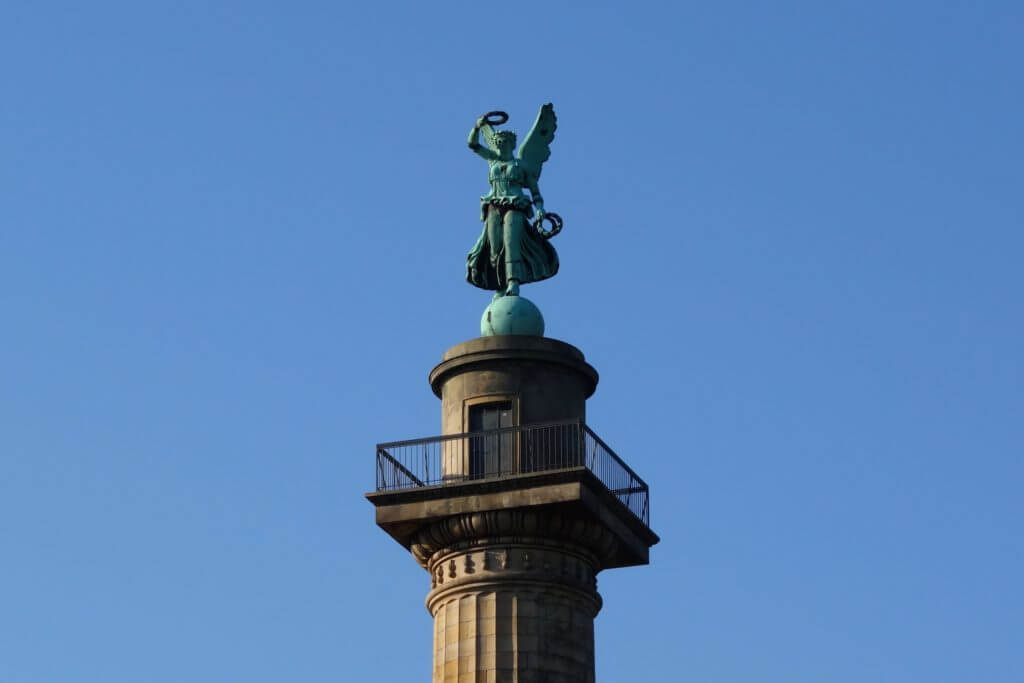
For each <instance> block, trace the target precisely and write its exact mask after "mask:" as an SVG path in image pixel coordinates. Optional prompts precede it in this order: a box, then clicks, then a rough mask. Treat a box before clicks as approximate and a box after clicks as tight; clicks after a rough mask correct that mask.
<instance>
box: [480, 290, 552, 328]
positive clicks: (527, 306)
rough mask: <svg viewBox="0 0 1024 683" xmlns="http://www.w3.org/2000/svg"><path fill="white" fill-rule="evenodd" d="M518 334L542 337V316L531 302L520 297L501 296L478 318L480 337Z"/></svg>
mask: <svg viewBox="0 0 1024 683" xmlns="http://www.w3.org/2000/svg"><path fill="white" fill-rule="evenodd" d="M507 334H518V335H525V336H530V337H543V336H544V316H542V315H541V314H540V309H539V308H537V307H536V306H534V304H533V302H532V301H530V300H529V299H525V298H523V297H521V296H503V297H499V298H497V299H495V300H494V301H492V302H491V305H490V306H488V307H487V308H486V310H484V315H483V317H482V318H480V335H481V336H483V337H496V336H502V335H507Z"/></svg>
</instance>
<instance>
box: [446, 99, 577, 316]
mask: <svg viewBox="0 0 1024 683" xmlns="http://www.w3.org/2000/svg"><path fill="white" fill-rule="evenodd" d="M506 121H508V114H506V113H505V112H500V111H492V112H490V113H488V114H485V115H484V116H481V117H480V118H479V119H477V121H476V125H474V126H473V130H472V131H470V133H469V148H470V149H471V150H473V151H474V152H476V153H477V154H479V155H480V156H481V157H483V158H484V159H485V160H486V161H487V166H488V174H487V180H488V181H489V182H490V184H491V191H490V192H488V193H487V194H486V195H484V196H483V197H481V198H480V219H481V220H482V221H483V223H484V229H483V232H482V233H481V234H480V239H478V240H477V242H476V245H475V246H474V247H473V250H472V251H470V252H469V256H468V257H467V258H466V280H468V281H469V282H470V283H471V284H473V285H476V286H477V287H480V288H481V289H487V290H491V291H494V292H495V295H494V298H495V300H497V299H498V298H500V297H502V296H519V285H521V284H526V283H527V282H537V281H539V280H544V279H546V278H549V277H551V276H552V275H554V274H555V273H557V272H558V254H556V253H555V249H554V247H552V246H551V244H549V243H548V240H549V239H550V238H551V237H553V236H554V235H555V234H557V233H558V231H559V230H561V228H562V219H561V218H560V217H559V216H558V215H557V214H554V213H545V212H544V199H543V197H541V194H540V188H539V187H538V185H537V181H538V179H539V178H540V171H541V166H542V165H543V164H544V162H545V161H547V160H548V158H550V156H551V147H550V145H551V141H552V140H554V139H555V128H556V127H557V122H556V120H555V110H554V107H552V106H551V104H545V105H544V106H542V107H541V108H540V113H538V114H537V120H536V121H534V123H533V128H531V129H530V132H529V133H528V134H527V136H526V139H525V140H523V144H522V145H520V146H519V151H518V154H513V152H512V150H513V149H514V148H515V144H516V136H515V133H512V132H511V131H506V130H500V131H496V130H494V128H493V126H498V125H501V124H503V123H505V122H506ZM481 131H482V132H483V133H484V139H485V141H486V142H487V145H486V146H484V145H481V144H480V133H481ZM523 188H526V189H528V190H529V191H530V194H529V196H527V195H526V194H524V193H523ZM531 218H532V219H533V220H532V222H531ZM544 221H547V222H548V224H549V225H550V226H551V229H550V230H547V231H545V230H544V228H543V225H544ZM537 315H539V312H538V314H537Z"/></svg>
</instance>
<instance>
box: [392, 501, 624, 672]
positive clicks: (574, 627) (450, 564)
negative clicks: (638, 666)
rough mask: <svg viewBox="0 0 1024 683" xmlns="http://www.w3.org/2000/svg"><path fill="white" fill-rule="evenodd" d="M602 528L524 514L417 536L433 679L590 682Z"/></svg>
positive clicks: (481, 517)
mask: <svg viewBox="0 0 1024 683" xmlns="http://www.w3.org/2000/svg"><path fill="white" fill-rule="evenodd" d="M615 545H616V544H615V541H614V539H613V538H612V537H611V535H610V534H608V533H607V532H606V531H604V530H603V529H602V528H601V527H600V525H597V524H594V523H591V522H588V521H586V520H583V519H573V518H568V517H563V516H560V515H558V514H553V515H552V514H548V515H538V514H537V513H536V512H533V511H528V510H512V511H497V512H488V513H474V514H464V515H459V516H457V517H452V518H449V519H446V520H444V521H442V522H439V523H436V524H434V525H432V526H431V527H429V528H427V529H424V530H422V531H421V532H420V534H419V535H418V538H417V542H416V543H414V544H413V546H412V548H411V549H412V551H413V554H414V555H415V556H416V557H417V559H418V560H420V562H421V564H423V565H424V566H425V567H426V569H427V570H428V571H429V572H430V576H431V590H430V593H429V594H428V595H427V601H426V602H427V609H428V610H429V611H430V613H431V615H433V617H434V667H433V682H434V683H541V682H544V683H551V682H555V681H558V682H560V683H593V681H594V617H596V616H597V613H598V611H599V610H600V609H601V596H600V595H599V594H598V592H597V579H596V574H597V572H598V571H599V570H600V568H601V556H602V555H605V554H609V553H612V552H614V550H615Z"/></svg>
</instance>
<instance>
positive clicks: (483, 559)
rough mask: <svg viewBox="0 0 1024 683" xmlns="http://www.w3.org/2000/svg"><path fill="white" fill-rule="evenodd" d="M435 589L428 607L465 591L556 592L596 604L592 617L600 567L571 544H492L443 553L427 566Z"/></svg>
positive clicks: (597, 601) (598, 600) (598, 598)
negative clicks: (545, 545)
mask: <svg viewBox="0 0 1024 683" xmlns="http://www.w3.org/2000/svg"><path fill="white" fill-rule="evenodd" d="M427 569H428V571H429V572H430V588H431V590H430V593H428V594H427V601H426V602H427V609H428V610H429V611H430V613H431V614H436V605H438V604H440V603H443V602H445V601H446V600H447V599H448V598H449V597H451V596H452V594H461V593H464V592H465V591H467V590H469V591H483V590H506V591H508V590H511V591H530V590H533V591H538V590H540V591H548V592H551V591H554V592H558V593H563V594H567V595H572V596H573V599H574V600H575V601H577V602H582V603H587V604H589V605H590V606H591V610H592V611H591V614H590V617H591V618H594V617H595V616H597V613H598V612H599V611H600V609H601V605H602V601H601V596H600V594H599V593H598V592H597V570H596V568H595V566H594V564H593V560H592V558H590V557H587V556H585V555H583V554H580V553H578V552H574V551H573V550H569V549H556V548H552V547H544V546H538V545H530V544H509V545H493V546H488V547H483V548H475V549H472V550H466V551H456V552H442V553H438V554H437V555H435V557H434V558H433V559H432V560H431V562H430V565H429V566H428V568H427Z"/></svg>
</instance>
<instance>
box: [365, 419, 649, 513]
mask: <svg viewBox="0 0 1024 683" xmlns="http://www.w3.org/2000/svg"><path fill="white" fill-rule="evenodd" d="M577 467H585V468H586V469H588V470H590V471H591V472H593V473H594V475H595V476H596V477H597V478H598V479H599V480H600V481H601V483H602V484H604V485H605V487H607V489H608V491H609V492H610V493H611V494H612V495H613V496H615V497H616V498H618V500H619V501H620V502H621V503H622V504H623V505H625V506H626V507H627V508H628V509H629V511H630V512H632V513H633V514H634V515H635V516H636V517H637V518H638V519H639V520H640V521H642V522H643V523H644V525H646V526H650V502H649V492H648V489H647V484H645V483H644V481H643V479H641V478H640V477H639V476H637V474H636V472H634V471H633V470H632V469H630V467H629V465H627V464H626V463H624V462H623V461H622V459H621V458H619V456H617V455H616V454H615V452H614V451H613V450H612V449H611V448H609V447H608V445H607V444H606V443H605V442H604V441H602V440H601V439H600V437H598V436H597V435H596V434H594V432H593V431H591V429H590V428H589V427H588V426H587V425H586V424H584V423H583V422H556V423H547V424H536V425H525V426H520V427H503V428H501V429H490V430H486V431H480V432H469V433H466V434H450V435H446V436H433V437H428V438H425V439H413V440H411V441H395V442H392V443H382V444H377V490H378V491H400V490H403V489H415V488H419V487H423V486H438V485H442V486H443V485H454V484H464V483H466V482H470V481H482V480H486V479H501V478H507V477H511V476H516V475H521V474H532V473H536V472H550V471H555V470H565V469H573V468H577Z"/></svg>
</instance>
